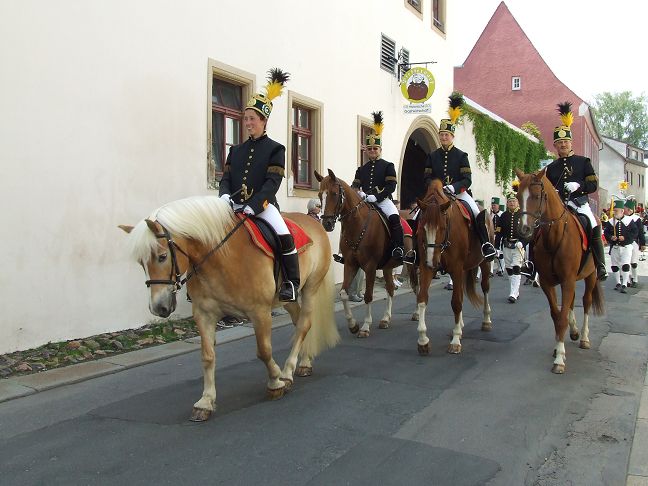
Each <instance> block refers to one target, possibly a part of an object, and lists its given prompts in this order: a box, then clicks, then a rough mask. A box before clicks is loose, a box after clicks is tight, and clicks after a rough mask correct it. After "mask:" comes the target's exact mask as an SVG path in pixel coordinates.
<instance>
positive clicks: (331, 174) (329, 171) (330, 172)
mask: <svg viewBox="0 0 648 486" xmlns="http://www.w3.org/2000/svg"><path fill="white" fill-rule="evenodd" d="M328 173H329V177H330V178H331V180H332V181H333V182H337V177H335V174H334V173H333V171H332V170H331V169H329V170H328Z"/></svg>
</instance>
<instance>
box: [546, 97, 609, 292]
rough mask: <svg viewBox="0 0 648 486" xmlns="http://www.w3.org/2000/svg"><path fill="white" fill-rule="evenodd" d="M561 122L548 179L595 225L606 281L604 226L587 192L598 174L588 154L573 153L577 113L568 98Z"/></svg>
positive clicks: (596, 253)
mask: <svg viewBox="0 0 648 486" xmlns="http://www.w3.org/2000/svg"><path fill="white" fill-rule="evenodd" d="M558 112H559V113H560V118H561V120H562V125H561V126H559V127H556V128H555V129H554V147H555V148H556V150H557V151H558V158H557V159H556V160H554V161H553V162H551V163H550V164H549V165H548V166H547V171H546V175H547V179H549V180H550V181H551V183H552V184H553V185H554V187H555V188H556V190H557V191H558V193H559V194H560V197H561V198H562V200H563V201H566V203H567V205H568V206H569V207H571V208H573V209H575V210H576V211H577V212H578V213H580V214H584V215H586V216H587V217H588V218H589V221H590V223H591V225H592V242H591V245H590V246H591V248H592V255H593V256H594V263H595V264H596V269H597V272H596V273H597V277H598V279H599V280H601V281H603V280H605V279H606V278H607V271H606V270H605V256H604V253H603V241H602V240H601V226H600V225H599V223H598V221H597V220H596V218H595V217H594V214H593V213H592V209H591V208H590V205H589V199H588V197H587V195H588V194H591V193H593V192H595V191H596V190H597V189H598V177H596V173H595V172H594V168H593V167H592V163H591V161H590V159H588V158H587V157H582V156H580V155H574V152H573V150H572V134H571V128H570V127H571V124H572V122H573V120H574V116H573V114H572V112H571V103H570V102H568V101H565V102H564V103H560V104H559V105H558Z"/></svg>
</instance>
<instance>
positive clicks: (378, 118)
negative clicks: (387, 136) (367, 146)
mask: <svg viewBox="0 0 648 486" xmlns="http://www.w3.org/2000/svg"><path fill="white" fill-rule="evenodd" d="M371 116H372V117H373V121H374V123H373V128H374V132H376V135H378V136H380V135H382V132H383V128H384V127H385V124H384V123H383V112H382V111H374V112H372V113H371Z"/></svg>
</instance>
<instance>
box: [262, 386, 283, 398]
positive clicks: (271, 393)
mask: <svg viewBox="0 0 648 486" xmlns="http://www.w3.org/2000/svg"><path fill="white" fill-rule="evenodd" d="M285 394H286V387H285V386H282V387H281V388H277V389H276V390H271V389H270V388H266V396H267V397H268V400H279V399H280V398H283V396H284V395H285Z"/></svg>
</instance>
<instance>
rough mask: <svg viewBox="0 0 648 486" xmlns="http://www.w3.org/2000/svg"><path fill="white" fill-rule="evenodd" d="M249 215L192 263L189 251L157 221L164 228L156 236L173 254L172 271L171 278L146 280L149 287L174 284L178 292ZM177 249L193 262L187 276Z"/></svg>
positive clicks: (175, 291) (175, 290)
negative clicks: (196, 261)
mask: <svg viewBox="0 0 648 486" xmlns="http://www.w3.org/2000/svg"><path fill="white" fill-rule="evenodd" d="M247 219H248V215H247V214H245V215H244V216H243V218H242V219H240V220H239V221H238V223H236V225H235V226H234V228H232V229H231V230H230V231H229V233H227V234H226V235H225V238H223V240H222V241H221V242H220V243H219V244H218V245H216V246H215V247H214V248H212V249H211V250H209V252H207V254H206V255H205V256H204V257H202V259H201V260H200V261H199V262H198V263H191V257H190V256H189V254H188V253H187V252H185V251H184V250H183V249H182V248H180V246H178V244H177V243H176V242H175V241H173V238H171V233H169V230H167V229H166V228H165V227H164V225H163V224H162V223H160V222H159V221H156V223H157V224H159V225H160V227H161V228H162V233H154V235H155V237H156V238H157V239H165V240H166V242H167V246H168V248H169V253H170V254H171V273H170V274H169V278H168V279H166V280H164V279H150V280H147V281H146V282H144V283H145V284H146V286H147V287H150V286H151V285H173V286H174V290H173V293H174V294H176V293H178V291H179V290H180V289H181V288H182V286H183V285H184V284H185V283H187V281H188V280H189V279H190V278H191V277H193V276H194V275H195V274H197V273H198V268H199V267H200V266H201V265H202V264H203V263H205V261H206V260H207V259H208V258H209V257H210V256H211V255H212V254H214V253H215V252H216V251H218V250H219V249H220V248H221V247H222V246H223V245H224V244H225V242H226V241H227V240H229V239H230V237H231V236H232V235H233V234H234V233H235V232H236V230H237V229H239V228H240V227H241V226H243V224H244V223H245V221H247ZM176 250H178V251H179V252H180V253H182V254H183V255H184V256H186V257H187V259H188V260H189V262H190V263H191V270H190V271H189V272H188V273H187V276H186V277H184V278H182V275H181V274H180V267H179V266H178V258H177V256H176Z"/></svg>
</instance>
